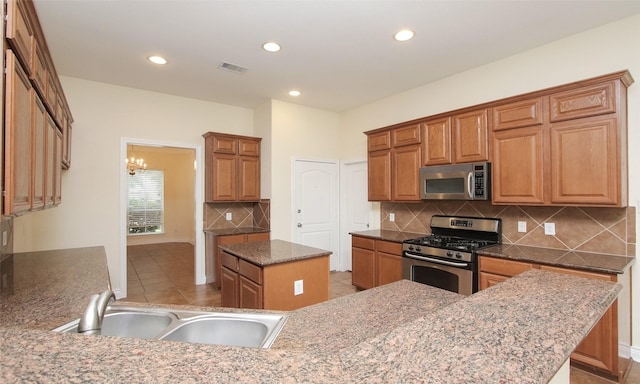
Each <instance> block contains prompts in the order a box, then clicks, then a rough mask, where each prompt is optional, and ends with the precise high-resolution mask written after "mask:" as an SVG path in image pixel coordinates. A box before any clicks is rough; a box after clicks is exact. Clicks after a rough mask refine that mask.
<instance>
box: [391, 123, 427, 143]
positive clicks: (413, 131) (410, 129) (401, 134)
mask: <svg viewBox="0 0 640 384" xmlns="http://www.w3.org/2000/svg"><path fill="white" fill-rule="evenodd" d="M421 141H422V136H421V135H420V124H411V125H407V126H406V127H400V128H395V129H393V130H392V131H391V146H393V147H394V148H395V147H402V146H405V145H411V144H420V142H421Z"/></svg>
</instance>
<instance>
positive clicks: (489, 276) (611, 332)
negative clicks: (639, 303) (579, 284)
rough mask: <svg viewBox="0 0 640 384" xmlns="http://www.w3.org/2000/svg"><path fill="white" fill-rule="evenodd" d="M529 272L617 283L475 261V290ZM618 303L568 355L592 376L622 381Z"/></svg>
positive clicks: (612, 278) (599, 275) (484, 259)
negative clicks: (591, 371)
mask: <svg viewBox="0 0 640 384" xmlns="http://www.w3.org/2000/svg"><path fill="white" fill-rule="evenodd" d="M531 268H537V269H542V270H547V271H553V272H559V273H567V274H571V275H576V276H582V277H586V278H592V279H599V280H607V281H617V275H615V274H606V273H595V272H586V271H579V270H575V269H569V268H559V267H552V266H546V265H539V264H533V263H525V262H519V261H511V260H505V259H499V258H493V257H486V256H480V257H479V274H480V276H479V285H480V286H479V289H486V288H489V287H491V286H492V285H495V284H498V283H500V282H502V281H505V280H507V279H509V278H510V277H512V276H515V275H517V274H519V273H521V272H524V271H526V270H528V269H531ZM618 355H619V354H618V300H616V301H614V302H613V304H612V305H611V307H610V308H609V309H608V310H607V312H606V313H605V314H604V315H602V318H601V319H600V321H599V322H598V323H597V324H596V325H595V326H594V327H593V329H592V330H591V332H589V334H588V335H587V336H586V337H585V338H584V339H583V340H582V342H581V343H580V345H578V347H576V349H575V350H574V351H573V353H572V354H571V361H572V362H573V363H576V362H577V363H578V364H580V365H582V366H583V367H584V366H588V367H589V368H593V369H594V371H595V372H596V373H601V374H605V375H606V376H610V377H611V378H614V379H617V378H622V377H623V376H624V373H625V371H626V369H627V364H626V363H624V364H621V362H620V358H619V356H618Z"/></svg>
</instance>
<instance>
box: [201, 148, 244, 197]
mask: <svg viewBox="0 0 640 384" xmlns="http://www.w3.org/2000/svg"><path fill="white" fill-rule="evenodd" d="M237 164H238V161H237V158H236V155H228V154H224V153H216V154H215V155H213V161H212V165H213V166H212V169H210V170H208V171H207V172H212V173H211V174H210V181H211V188H212V194H213V196H211V197H212V199H213V200H212V201H235V200H237V199H238V192H237V186H238V168H237Z"/></svg>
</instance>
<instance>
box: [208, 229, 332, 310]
mask: <svg viewBox="0 0 640 384" xmlns="http://www.w3.org/2000/svg"><path fill="white" fill-rule="evenodd" d="M219 248H220V251H221V252H220V256H221V262H222V268H221V291H222V305H223V306H225V307H234V308H256V309H274V310H292V309H297V308H302V307H305V306H307V305H311V304H317V303H321V302H323V301H327V300H329V256H330V255H331V252H330V251H325V250H323V249H318V248H313V247H308V246H306V245H302V244H296V243H290V242H288V241H284V240H263V241H253V242H249V243H240V244H229V245H224V246H222V245H221V246H219Z"/></svg>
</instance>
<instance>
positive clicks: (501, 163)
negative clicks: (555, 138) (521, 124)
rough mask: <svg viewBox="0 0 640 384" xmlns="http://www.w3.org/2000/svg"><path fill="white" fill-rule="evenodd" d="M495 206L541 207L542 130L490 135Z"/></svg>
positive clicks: (542, 192)
mask: <svg viewBox="0 0 640 384" xmlns="http://www.w3.org/2000/svg"><path fill="white" fill-rule="evenodd" d="M492 136H493V164H492V174H493V175H492V179H493V192H492V200H493V203H494V204H543V203H544V189H545V186H544V152H543V151H544V144H543V129H542V127H541V126H538V127H532V128H518V129H509V130H504V131H497V132H493V133H492Z"/></svg>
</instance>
